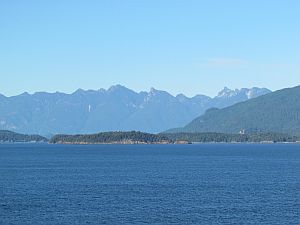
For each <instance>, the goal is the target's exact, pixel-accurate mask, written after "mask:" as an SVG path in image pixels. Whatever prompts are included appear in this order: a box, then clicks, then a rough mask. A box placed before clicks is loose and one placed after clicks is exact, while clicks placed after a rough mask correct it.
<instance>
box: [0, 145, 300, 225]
mask: <svg viewBox="0 0 300 225" xmlns="http://www.w3.org/2000/svg"><path fill="white" fill-rule="evenodd" d="M0 224H1V225H2V224H3V225H9V224H33V225H36V224H68V225H69V224H70V225H71V224H80V225H81V224H180V225H181V224H212V225H215V224H239V225H241V224H280V225H283V224H300V145H221V144H220V145H163V146H160V145H146V146H145V145H127V146H126V145H122V146H119V145H94V146H70V145H46V144H44V145H39V144H37V145H34V144H7V145H0Z"/></svg>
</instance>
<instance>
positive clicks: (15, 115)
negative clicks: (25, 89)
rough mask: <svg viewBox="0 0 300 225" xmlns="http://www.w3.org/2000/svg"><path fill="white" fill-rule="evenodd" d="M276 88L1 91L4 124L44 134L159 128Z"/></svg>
mask: <svg viewBox="0 0 300 225" xmlns="http://www.w3.org/2000/svg"><path fill="white" fill-rule="evenodd" d="M270 92H271V91H270V90H268V89H266V88H251V89H247V88H243V89H240V90H238V89H236V90H230V89H228V88H224V90H222V91H220V92H219V93H218V95H217V96H216V97H214V98H211V97H208V96H205V95H196V96H194V97H192V98H188V97H186V96H185V95H183V94H179V95H177V96H172V95H171V94H169V93H168V92H166V91H160V90H156V89H154V88H152V89H151V90H150V91H149V92H140V93H137V92H134V91H132V90H130V89H128V88H126V87H124V86H121V85H116V86H112V87H111V88H109V89H107V90H105V89H100V90H87V91H84V90H82V89H79V90H77V91H76V92H74V93H72V94H65V93H59V92H56V93H46V92H37V93H35V94H32V95H31V94H28V93H23V94H21V95H18V96H13V97H5V96H3V95H0V129H6V130H12V131H16V132H21V133H28V134H42V135H51V134H57V133H66V134H75V133H83V134H84V133H96V132H101V131H131V130H138V131H143V132H149V133H158V132H161V131H164V130H167V129H170V128H174V127H181V126H184V125H186V124H187V123H189V122H190V121H192V120H193V119H194V118H196V117H197V116H200V115H202V114H203V113H204V112H205V111H206V110H207V109H209V108H213V107H217V108H224V107H227V106H230V105H233V104H235V103H238V102H242V101H246V100H248V99H253V98H256V97H258V96H261V95H264V94H267V93H270Z"/></svg>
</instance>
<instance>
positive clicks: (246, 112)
mask: <svg viewBox="0 0 300 225" xmlns="http://www.w3.org/2000/svg"><path fill="white" fill-rule="evenodd" d="M240 131H242V132H243V133H244V132H245V133H256V132H264V133H266V132H275V133H286V134H292V135H300V86H298V87H294V88H287V89H283V90H279V91H276V92H273V93H270V94H267V95H264V96H260V97H258V98H255V99H251V100H249V101H245V102H242V103H238V104H235V105H233V106H230V107H227V108H224V109H210V110H208V111H207V112H206V113H205V114H204V115H202V116H200V117H198V118H196V119H195V120H193V121H192V122H191V123H189V124H188V125H186V126H185V127H183V128H178V129H172V130H169V131H168V132H176V133H177V132H219V133H233V134H237V133H239V132H240Z"/></svg>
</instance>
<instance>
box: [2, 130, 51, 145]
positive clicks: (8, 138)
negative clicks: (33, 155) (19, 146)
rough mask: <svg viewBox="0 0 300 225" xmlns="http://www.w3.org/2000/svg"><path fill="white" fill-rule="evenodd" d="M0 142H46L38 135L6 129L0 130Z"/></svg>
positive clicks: (46, 140) (45, 139)
mask: <svg viewBox="0 0 300 225" xmlns="http://www.w3.org/2000/svg"><path fill="white" fill-rule="evenodd" d="M0 142H2V143H3V142H48V139H47V138H45V137H43V136H40V135H28V134H19V133H15V132H12V131H8V130H0Z"/></svg>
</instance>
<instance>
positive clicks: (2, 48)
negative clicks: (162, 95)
mask: <svg viewBox="0 0 300 225" xmlns="http://www.w3.org/2000/svg"><path fill="white" fill-rule="evenodd" d="M114 84H122V85H125V86H127V87H128V88H131V89H134V90H136V91H140V90H149V89H150V87H155V88H157V89H163V90H167V91H169V92H170V93H172V94H177V93H184V94H187V95H188V96H192V95H194V94H198V93H203V94H208V95H212V96H213V95H215V94H216V92H217V91H218V90H220V89H222V88H223V87H224V86H228V87H229V88H241V87H251V86H259V87H262V86H263V87H268V88H270V89H272V90H276V89H280V88H284V87H290V86H296V85H300V1H299V0H281V1H280V0H245V1H242V0H235V1H234V0H226V1H225V0H209V1H205V0H135V1H133V0H119V1H117V0H107V1H106V0H95V1H93V0H81V1H78V0H51V1H50V0H48V1H46V0H45V1H41V0H37V1H32V0H26V1H21V0H9V1H0V93H3V94H5V95H8V96H11V95H16V94H20V93H22V92H24V91H28V92H30V93H32V92H35V91H50V92H54V91H63V92H68V93H70V92H73V91H74V90H76V89H78V88H83V89H99V88H102V87H103V88H108V87H109V86H111V85H114Z"/></svg>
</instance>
